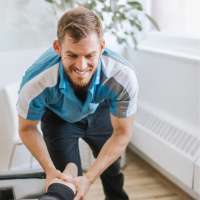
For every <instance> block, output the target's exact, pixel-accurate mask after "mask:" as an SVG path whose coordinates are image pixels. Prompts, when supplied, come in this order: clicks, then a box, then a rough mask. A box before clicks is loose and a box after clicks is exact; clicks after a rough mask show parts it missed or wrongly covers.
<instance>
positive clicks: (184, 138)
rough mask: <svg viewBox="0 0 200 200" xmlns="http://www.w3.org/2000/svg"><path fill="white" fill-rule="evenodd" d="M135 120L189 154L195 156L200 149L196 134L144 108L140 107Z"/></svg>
mask: <svg viewBox="0 0 200 200" xmlns="http://www.w3.org/2000/svg"><path fill="white" fill-rule="evenodd" d="M135 121H136V122H138V123H139V124H141V125H142V126H143V127H145V128H147V129H148V130H150V131H151V132H152V133H153V134H155V135H156V136H158V137H160V138H161V139H162V140H165V141H167V142H168V143H170V144H171V145H173V146H174V147H176V148H178V149H179V150H180V151H183V152H184V153H186V154H187V155H188V156H191V157H194V156H196V155H197V154H198V152H199V151H200V141H199V139H198V138H197V137H196V136H194V135H192V134H191V133H188V132H186V131H184V130H181V129H180V128H178V127H176V126H174V125H173V124H170V123H169V122H167V121H165V120H163V119H161V118H158V117H157V116H155V115H154V114H152V113H150V112H147V111H146V110H144V109H141V108H138V110H137V114H136V117H135Z"/></svg>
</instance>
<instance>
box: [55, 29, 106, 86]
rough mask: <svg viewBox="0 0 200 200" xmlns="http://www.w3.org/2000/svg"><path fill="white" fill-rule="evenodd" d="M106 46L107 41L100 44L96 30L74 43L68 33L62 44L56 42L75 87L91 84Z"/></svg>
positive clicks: (72, 84)
mask: <svg viewBox="0 0 200 200" xmlns="http://www.w3.org/2000/svg"><path fill="white" fill-rule="evenodd" d="M55 42H56V41H54V43H55ZM56 45H58V46H56ZM104 48H105V42H104V41H103V42H102V44H100V42H99V39H98V36H97V33H95V32H91V33H90V34H89V35H88V36H87V37H86V38H84V39H82V40H80V41H79V42H76V43H74V39H73V38H71V37H70V36H69V35H68V34H66V35H65V37H64V40H63V42H62V44H61V46H60V45H59V43H58V41H57V44H54V49H55V50H56V52H57V53H58V54H59V55H60V56H61V61H62V64H63V68H64V70H65V72H66V73H67V74H68V76H69V79H70V84H71V86H72V87H73V88H74V89H80V88H84V87H86V88H87V87H88V86H89V84H90V83H91V79H92V76H93V74H94V72H95V71H96V70H97V67H98V62H99V57H100V55H101V54H102V53H103V51H104Z"/></svg>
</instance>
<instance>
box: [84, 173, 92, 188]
mask: <svg viewBox="0 0 200 200" xmlns="http://www.w3.org/2000/svg"><path fill="white" fill-rule="evenodd" d="M84 176H85V177H86V178H87V180H88V182H89V183H90V185H92V184H93V183H94V181H95V179H94V176H92V175H91V174H90V173H89V172H87V173H86V174H85V175H84Z"/></svg>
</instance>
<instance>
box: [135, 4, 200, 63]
mask: <svg viewBox="0 0 200 200" xmlns="http://www.w3.org/2000/svg"><path fill="white" fill-rule="evenodd" d="M142 3H143V6H144V10H145V12H146V13H147V14H149V15H151V3H152V0H148V1H146V0H142ZM143 24H144V29H143V33H142V36H141V38H140V39H139V42H138V49H139V50H144V51H149V52H155V53H158V54H165V55H169V56H173V57H179V58H181V59H185V60H190V61H193V62H200V37H199V38H192V37H184V36H177V35H172V34H171V35H170V34H166V33H163V32H159V31H152V30H150V25H151V24H150V22H149V21H148V20H146V19H143Z"/></svg>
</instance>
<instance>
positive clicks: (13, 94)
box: [3, 82, 20, 140]
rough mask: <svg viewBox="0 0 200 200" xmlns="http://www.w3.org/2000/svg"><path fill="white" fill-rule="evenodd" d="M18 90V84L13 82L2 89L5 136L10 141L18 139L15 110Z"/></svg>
mask: <svg viewBox="0 0 200 200" xmlns="http://www.w3.org/2000/svg"><path fill="white" fill-rule="evenodd" d="M19 88H20V82H15V83H12V84H9V85H6V86H5V87H4V88H3V99H4V105H3V106H4V107H5V108H6V109H4V110H5V111H6V114H5V116H7V117H6V124H5V126H6V128H5V129H6V134H8V135H9V137H10V139H15V140H16V139H18V138H19V134H18V114H17V109H16V104H17V99H18V91H19Z"/></svg>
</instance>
